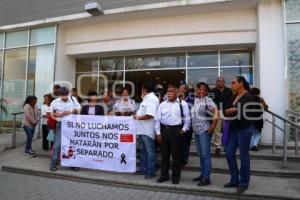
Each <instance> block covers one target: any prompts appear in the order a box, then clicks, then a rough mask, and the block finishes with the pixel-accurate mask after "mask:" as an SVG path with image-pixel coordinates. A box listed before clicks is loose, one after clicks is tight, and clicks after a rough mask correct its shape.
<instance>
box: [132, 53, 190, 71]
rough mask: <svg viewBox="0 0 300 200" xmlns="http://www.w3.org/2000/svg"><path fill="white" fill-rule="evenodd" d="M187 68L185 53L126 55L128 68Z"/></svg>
mask: <svg viewBox="0 0 300 200" xmlns="http://www.w3.org/2000/svg"><path fill="white" fill-rule="evenodd" d="M155 68H185V55H184V54H175V55H174V54H165V55H150V56H149V55H144V56H130V57H126V69H155Z"/></svg>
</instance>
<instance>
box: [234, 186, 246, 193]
mask: <svg viewBox="0 0 300 200" xmlns="http://www.w3.org/2000/svg"><path fill="white" fill-rule="evenodd" d="M247 189H248V187H241V186H239V187H238V188H237V190H236V193H237V194H242V193H243V192H245V191H246V190H247Z"/></svg>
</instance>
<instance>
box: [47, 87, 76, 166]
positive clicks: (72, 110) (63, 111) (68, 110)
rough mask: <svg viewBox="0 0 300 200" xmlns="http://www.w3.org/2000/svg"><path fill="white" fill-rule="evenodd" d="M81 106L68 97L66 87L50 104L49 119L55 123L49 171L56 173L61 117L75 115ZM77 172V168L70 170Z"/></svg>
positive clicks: (61, 89)
mask: <svg viewBox="0 0 300 200" xmlns="http://www.w3.org/2000/svg"><path fill="white" fill-rule="evenodd" d="M80 109H81V106H80V104H79V103H78V101H77V99H76V98H74V97H72V96H69V90H68V89H67V88H66V87H61V88H60V89H59V98H57V99H55V100H54V101H52V103H51V104H50V113H51V117H52V118H54V119H55V120H56V121H57V123H56V131H55V142H54V145H53V155H52V158H51V163H50V171H56V170H57V168H56V165H57V161H58V158H59V155H60V147H61V120H62V118H63V117H65V116H68V115H70V114H77V113H79V112H80ZM71 169H72V170H74V171H78V170H79V168H71Z"/></svg>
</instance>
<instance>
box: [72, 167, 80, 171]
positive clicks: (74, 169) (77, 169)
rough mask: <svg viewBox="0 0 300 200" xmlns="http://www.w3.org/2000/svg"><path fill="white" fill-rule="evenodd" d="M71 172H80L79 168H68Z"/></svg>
mask: <svg viewBox="0 0 300 200" xmlns="http://www.w3.org/2000/svg"><path fill="white" fill-rule="evenodd" d="M70 169H71V170H73V171H74V172H78V171H80V168H79V167H70Z"/></svg>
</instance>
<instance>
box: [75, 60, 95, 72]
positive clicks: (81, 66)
mask: <svg viewBox="0 0 300 200" xmlns="http://www.w3.org/2000/svg"><path fill="white" fill-rule="evenodd" d="M76 72H98V59H97V58H91V59H77V60H76Z"/></svg>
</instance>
